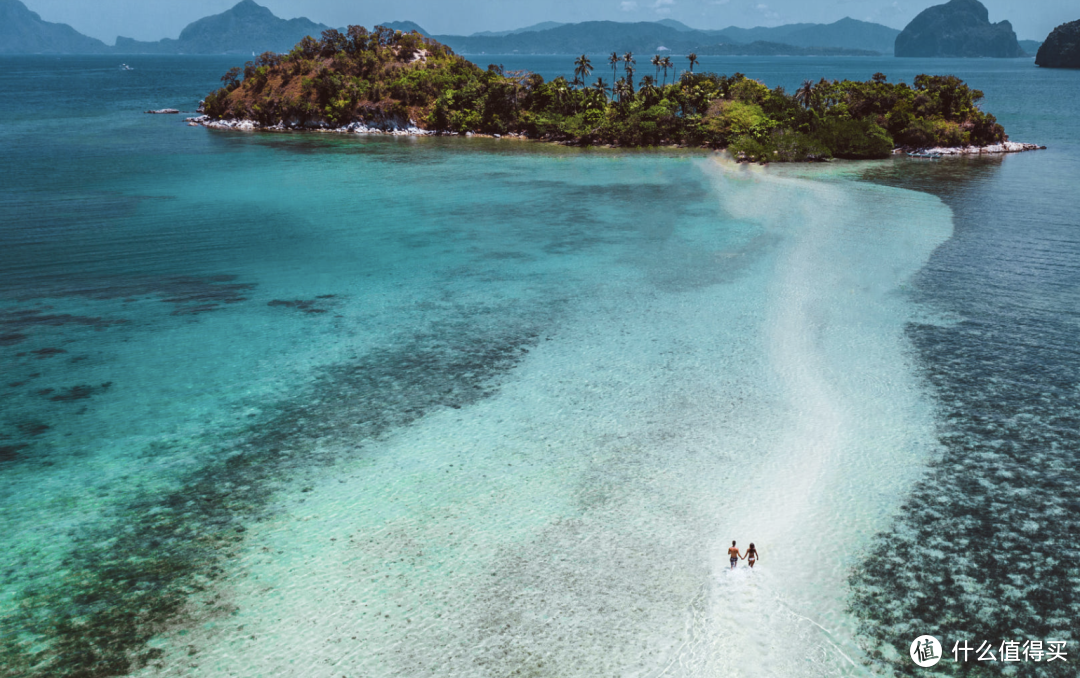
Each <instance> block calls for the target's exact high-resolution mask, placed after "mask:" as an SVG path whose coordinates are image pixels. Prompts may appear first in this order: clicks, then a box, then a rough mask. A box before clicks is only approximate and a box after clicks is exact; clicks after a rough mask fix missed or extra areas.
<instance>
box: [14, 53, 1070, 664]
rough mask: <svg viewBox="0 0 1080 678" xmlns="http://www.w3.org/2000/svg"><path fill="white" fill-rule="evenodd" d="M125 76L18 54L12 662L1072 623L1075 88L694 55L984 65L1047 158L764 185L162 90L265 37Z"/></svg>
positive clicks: (896, 650) (336, 653) (620, 651)
mask: <svg viewBox="0 0 1080 678" xmlns="http://www.w3.org/2000/svg"><path fill="white" fill-rule="evenodd" d="M475 60H476V61H477V62H478V63H481V65H483V66H486V65H487V64H488V63H499V64H502V65H503V66H505V67H506V68H507V69H528V70H533V71H536V72H539V73H541V74H543V75H544V76H545V77H548V78H550V77H554V76H556V75H560V74H569V73H570V72H571V71H572V69H573V64H572V59H570V58H567V57H520V56H502V57H499V56H493V57H478V58H476V59H475ZM642 61H643V64H642V65H640V66H639V70H638V76H639V77H640V76H641V75H643V74H645V73H648V72H651V66H649V65H648V64H647V63H644V62H645V61H646V59H645V58H644V57H643V58H642ZM128 63H129V64H130V65H131V66H132V67H134V69H135V70H133V71H120V70H119V69H118V66H119V63H118V61H117V58H116V57H4V58H0V96H2V97H3V100H4V101H5V102H6V103H5V116H4V124H3V125H2V126H0V166H2V167H3V172H2V173H0V375H2V379H0V675H2V676H4V677H5V678H6V677H9V676H11V677H15V676H18V677H20V678H22V677H28V676H123V675H133V676H146V677H149V676H196V675H198V676H242V677H250V676H298V677H299V676H312V677H315V676H326V677H331V676H347V677H349V678H352V677H354V676H558V677H568V676H600V675H605V676H730V675H736V673H737V674H739V675H746V676H751V677H757V676H760V677H762V678H766V677H772V676H784V677H793V678H801V677H817V676H879V675H880V676H892V675H906V674H909V673H910V674H913V673H914V672H915V671H917V670H918V669H917V667H915V666H914V664H912V663H911V661H910V660H909V659H908V657H907V651H908V646H909V645H910V643H911V641H912V640H914V638H915V637H916V636H919V635H922V634H924V633H926V634H933V635H936V636H937V637H939V638H940V639H941V641H942V645H943V646H945V653H946V655H947V656H946V658H945V659H944V660H943V661H942V663H941V664H939V666H938V667H937V668H936V669H935V670H937V671H940V672H942V673H946V674H949V673H959V672H960V671H961V670H966V669H969V668H972V664H973V663H974V662H973V661H972V662H971V663H969V664H967V665H964V664H960V663H956V662H954V661H952V655H951V652H950V650H951V648H952V646H953V643H954V642H956V641H965V640H966V641H967V642H969V643H971V644H972V645H973V647H978V646H979V643H980V642H983V641H988V642H989V643H991V644H992V645H993V646H994V648H995V654H996V653H997V647H998V644H999V643H1001V642H1002V641H1005V640H1010V641H1011V640H1016V641H1024V640H1043V641H1050V640H1057V641H1066V642H1067V643H1069V645H1068V649H1070V650H1072V651H1073V652H1075V651H1076V650H1077V648H1076V642H1077V640H1080V629H1078V623H1077V621H1076V620H1077V619H1080V588H1078V587H1080V574H1078V570H1077V564H1076V563H1077V558H1078V556H1080V518H1078V512H1080V464H1078V459H1077V455H1078V454H1080V411H1078V407H1080V392H1078V385H1080V355H1078V353H1080V351H1078V342H1077V340H1076V337H1077V336H1078V335H1080V218H1078V217H1077V214H1078V209H1077V208H1078V207H1080V204H1078V203H1080V199H1078V198H1077V192H1076V187H1077V186H1078V185H1080V122H1078V117H1077V115H1076V111H1077V110H1080V86H1078V85H1080V72H1077V71H1052V70H1042V69H1038V68H1037V67H1035V66H1034V65H1033V63H1032V61H1031V60H925V61H924V60H912V59H891V58H878V59H873V58H785V57H771V58H749V57H743V58H703V59H702V64H701V65H700V66H698V69H699V70H713V71H717V72H725V73H734V72H742V73H745V74H747V75H749V76H751V77H756V78H760V79H762V80H763V81H764V82H766V84H768V85H770V86H775V85H782V86H784V87H786V88H788V89H789V90H791V89H794V88H795V87H797V86H798V84H799V83H801V82H802V81H803V80H804V79H807V78H809V79H813V80H817V79H818V78H821V77H826V78H830V79H831V78H841V77H852V78H859V79H865V78H868V77H870V76H871V75H872V74H873V73H875V72H878V71H881V72H884V73H886V74H887V75H888V76H889V78H890V80H891V81H898V80H905V81H907V82H910V81H911V79H912V78H913V77H914V75H916V74H918V73H923V72H929V73H951V74H955V75H958V76H960V77H962V78H963V79H965V80H966V81H967V82H968V83H970V84H971V85H972V86H974V87H977V88H979V89H981V90H983V91H984V92H985V93H986V100H985V102H984V106H985V108H986V109H987V110H989V111H991V112H992V113H994V114H995V115H997V117H998V119H999V120H1000V121H1001V122H1002V123H1003V124H1004V125H1005V128H1006V130H1007V131H1008V132H1009V134H1010V135H1011V138H1012V139H1013V140H1016V141H1026V142H1035V143H1040V144H1045V145H1047V146H1048V148H1047V150H1044V151H1038V152H1030V153H1024V154H1018V155H1014V156H1008V157H1003V158H1002V157H998V158H968V159H944V160H941V161H937V162H927V161H916V160H909V159H906V158H895V159H891V160H886V161H874V162H862V163H852V162H835V163H829V164H823V165H814V166H807V165H798V166H785V167H779V166H770V167H767V168H763V167H757V166H754V167H747V166H737V165H734V164H733V163H731V162H730V161H729V160H727V159H726V158H725V157H724V156H723V155H720V154H712V153H706V152H702V151H675V150H666V151H625V150H603V149H593V150H582V149H567V148H562V147H559V146H549V145H543V144H536V143H530V142H522V141H516V140H491V139H461V138H447V139H417V138H394V137H391V138H387V137H342V136H336V135H318V134H304V135H299V134H294V135H280V134H247V133H234V132H220V131H213V130H206V129H203V128H195V127H188V126H186V125H185V124H184V122H183V117H184V116H151V115H145V114H144V113H143V111H145V110H148V109H157V108H163V107H174V108H179V109H181V110H182V111H185V112H193V111H194V109H195V106H196V104H197V103H198V100H199V99H200V98H201V97H202V96H203V95H204V94H206V93H207V92H208V91H209V90H211V89H212V88H213V87H215V86H216V85H217V84H218V78H219V77H220V75H221V74H222V73H224V72H225V71H226V70H227V69H228V68H229V67H231V66H233V65H236V63H235V61H234V60H233V58H230V57H136V56H132V57H128ZM597 66H598V73H599V74H602V73H603V68H602V66H601V65H600V64H598V65H597ZM732 540H737V545H738V546H739V547H740V548H743V549H745V547H746V546H747V545H748V544H749V543H750V542H754V543H755V544H756V546H757V548H758V550H759V551H760V553H761V560H760V561H759V563H758V565H757V567H756V568H755V569H754V570H753V571H751V570H750V569H749V568H747V567H746V564H745V561H741V562H740V564H739V567H738V568H736V569H735V570H731V569H730V568H729V564H728V561H727V555H726V550H727V547H728V546H729V545H730V543H731V541H732ZM1069 658H1070V660H1071V661H1070V662H1069V663H1065V662H1054V663H1045V660H1044V661H1043V662H1042V663H1034V662H1026V663H1025V662H1021V663H1017V664H1006V663H1004V662H1001V661H997V662H982V663H981V664H980V668H981V670H983V671H987V672H989V673H990V674H999V673H1002V674H1008V675H1049V676H1055V675H1061V676H1065V675H1074V674H1073V668H1072V663H1073V662H1074V661H1077V660H1078V659H1076V658H1075V657H1073V656H1072V655H1070V656H1069ZM972 659H973V658H972Z"/></svg>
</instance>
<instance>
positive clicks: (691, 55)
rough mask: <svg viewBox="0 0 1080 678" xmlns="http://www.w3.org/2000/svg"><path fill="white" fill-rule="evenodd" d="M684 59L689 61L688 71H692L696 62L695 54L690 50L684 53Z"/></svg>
mask: <svg viewBox="0 0 1080 678" xmlns="http://www.w3.org/2000/svg"><path fill="white" fill-rule="evenodd" d="M686 60H687V61H689V62H690V72H691V73H693V72H694V64H696V63H698V60H697V54H694V53H693V52H690V53H689V54H687V55H686Z"/></svg>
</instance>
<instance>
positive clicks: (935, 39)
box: [895, 0, 1028, 58]
mask: <svg viewBox="0 0 1080 678" xmlns="http://www.w3.org/2000/svg"><path fill="white" fill-rule="evenodd" d="M895 53H896V56H898V57H1000V58H1015V57H1024V56H1028V55H1027V54H1026V53H1025V52H1024V50H1023V49H1021V47H1020V44H1019V42H1018V41H1017V39H1016V33H1014V32H1013V29H1012V24H1010V23H1009V22H1008V21H1000V22H998V23H996V24H992V23H990V14H989V12H988V11H987V9H986V7H985V6H984V5H983V4H982V3H981V2H979V0H949V2H947V3H945V4H944V5H935V6H933V7H928V8H927V9H924V10H923V11H922V12H920V13H919V14H918V16H916V17H915V18H914V19H912V20H911V23H909V24H908V25H907V26H906V27H905V28H904V30H903V31H901V32H900V34H899V35H898V36H896V49H895Z"/></svg>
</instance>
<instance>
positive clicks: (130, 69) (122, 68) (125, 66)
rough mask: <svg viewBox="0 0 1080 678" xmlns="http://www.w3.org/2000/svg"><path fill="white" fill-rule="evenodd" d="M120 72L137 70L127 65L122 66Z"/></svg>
mask: <svg viewBox="0 0 1080 678" xmlns="http://www.w3.org/2000/svg"><path fill="white" fill-rule="evenodd" d="M120 70H122V71H133V70H135V69H134V68H132V67H131V66H128V65H127V64H120Z"/></svg>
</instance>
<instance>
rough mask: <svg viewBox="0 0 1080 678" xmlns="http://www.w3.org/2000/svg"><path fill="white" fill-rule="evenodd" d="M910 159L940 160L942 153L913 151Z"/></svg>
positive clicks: (909, 154) (909, 155)
mask: <svg viewBox="0 0 1080 678" xmlns="http://www.w3.org/2000/svg"><path fill="white" fill-rule="evenodd" d="M908 157H909V158H927V159H929V160H940V159H941V154H940V153H931V152H930V151H912V152H910V153H908Z"/></svg>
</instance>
